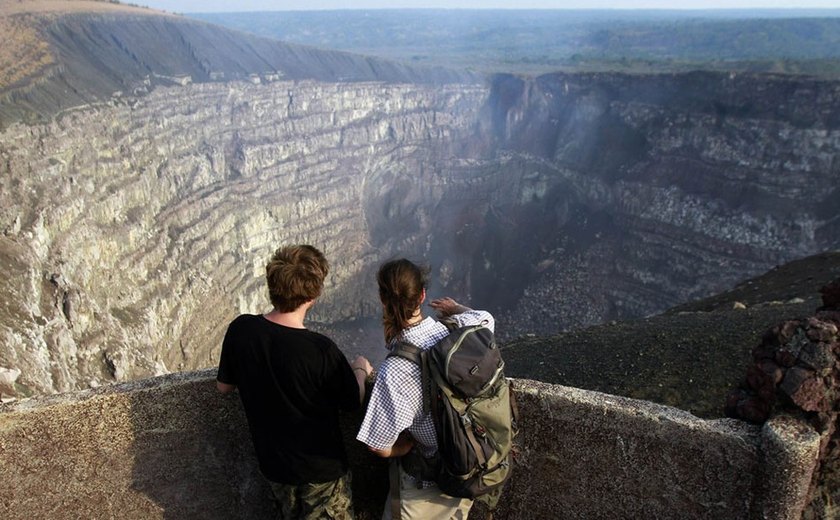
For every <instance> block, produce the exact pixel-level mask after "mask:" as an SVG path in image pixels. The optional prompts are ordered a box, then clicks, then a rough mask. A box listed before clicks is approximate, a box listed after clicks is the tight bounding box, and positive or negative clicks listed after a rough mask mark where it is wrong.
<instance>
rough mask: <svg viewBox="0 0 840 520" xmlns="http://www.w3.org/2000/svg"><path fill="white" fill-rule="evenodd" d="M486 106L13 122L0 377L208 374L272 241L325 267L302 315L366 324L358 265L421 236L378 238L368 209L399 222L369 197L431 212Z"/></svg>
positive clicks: (151, 103) (403, 95)
mask: <svg viewBox="0 0 840 520" xmlns="http://www.w3.org/2000/svg"><path fill="white" fill-rule="evenodd" d="M486 95H487V92H486V90H485V89H484V88H483V87H476V86H463V85H459V86H457V87H435V88H431V87H428V88H422V87H419V88H418V87H416V86H405V85H402V86H400V85H383V84H345V85H342V84H320V83H282V82H278V83H273V84H271V85H269V86H255V85H250V84H247V83H237V84H204V85H193V86H189V87H183V88H181V87H173V88H161V89H157V90H155V91H154V93H152V94H151V95H149V96H147V97H143V98H140V99H138V100H136V102H134V103H132V104H131V106H128V105H119V106H113V107H107V108H99V109H92V108H91V109H82V110H79V111H75V112H72V113H69V114H66V115H64V116H62V117H60V118H58V119H57V120H56V121H55V122H54V123H52V124H49V125H45V126H22V125H15V126H12V127H11V128H9V129H8V130H7V131H5V132H4V133H3V134H2V137H0V142H2V152H0V153H2V162H0V164H2V165H3V169H4V172H3V177H2V181H3V186H2V194H3V200H2V204H1V206H2V210H0V211H2V225H0V227H2V229H3V232H4V233H3V236H2V237H0V244H2V246H0V255H1V256H0V259H2V260H1V261H2V264H3V270H4V273H5V276H4V277H3V278H2V281H0V284H2V288H1V289H0V294H2V295H3V298H2V303H0V323H1V324H2V325H0V366H2V367H5V368H9V369H12V368H15V369H19V370H20V371H21V374H20V375H19V377H18V378H17V381H16V384H17V385H18V391H19V392H20V393H28V392H51V391H63V390H69V389H73V388H77V387H80V386H87V385H90V384H92V385H96V384H99V383H101V382H104V381H110V380H114V379H116V380H124V379H132V378H137V377H141V376H146V375H149V374H156V373H164V372H167V371H174V370H180V369H186V368H192V367H197V366H211V365H213V364H215V363H216V362H217V359H218V353H219V346H220V340H221V337H222V334H223V333H224V330H225V326H226V325H227V322H228V321H229V320H230V319H231V318H232V317H234V316H235V315H236V314H237V313H238V312H241V311H250V312H262V311H265V310H266V307H267V297H266V294H265V290H264V288H263V285H264V282H263V278H262V277H263V275H264V266H265V262H266V260H267V258H268V256H269V255H270V254H271V253H272V252H273V250H274V249H275V248H276V247H277V246H278V245H280V244H285V243H290V242H306V243H312V244H315V245H317V246H318V247H320V248H321V249H322V250H323V251H324V252H325V253H326V254H327V255H328V257H329V259H330V261H331V263H332V272H331V274H330V277H329V278H328V280H327V287H326V289H325V293H324V296H323V298H322V299H321V301H320V302H319V305H318V306H317V308H316V310H315V313H314V315H313V318H315V319H321V320H325V321H338V320H343V319H348V318H352V317H358V316H365V315H366V316H372V315H374V314H375V312H376V309H375V305H374V303H375V302H374V297H375V291H374V290H373V289H372V288H371V287H370V286H371V269H373V268H374V266H375V265H376V264H377V263H378V262H379V261H381V260H382V259H383V258H386V257H388V256H390V255H393V254H397V253H398V252H400V251H401V249H402V248H405V249H406V250H407V251H410V252H414V253H419V252H421V251H423V250H424V249H423V244H424V243H425V242H426V236H425V235H423V233H425V231H427V229H424V228H422V227H421V228H415V227H413V226H412V225H411V224H405V225H404V228H405V229H404V236H393V237H388V238H385V237H384V234H386V233H390V232H391V229H381V228H382V227H383V226H382V225H380V224H378V221H379V219H380V218H385V217H386V216H387V215H385V214H383V215H382V217H377V216H372V215H370V214H369V210H370V209H371V208H372V207H373V208H376V209H377V210H383V211H386V212H392V213H393V214H392V215H390V217H391V218H393V219H395V220H397V219H399V218H401V215H400V214H399V212H400V211H401V210H400V209H398V208H396V204H394V205H393V207H390V208H383V206H382V205H383V203H382V202H381V201H382V200H383V199H388V198H389V196H390V195H389V193H390V192H392V191H395V190H398V189H399V186H400V179H402V178H403V177H406V176H408V177H411V178H412V179H413V181H411V182H420V183H423V184H424V186H425V187H426V191H424V192H423V193H414V192H412V193H410V194H409V193H406V194H405V196H400V197H399V200H400V201H401V203H402V204H409V203H410V202H411V201H416V202H417V205H418V206H420V207H422V208H427V207H433V206H434V205H435V198H437V199H440V197H441V194H442V193H444V192H445V191H446V185H445V182H446V175H445V173H446V172H448V168H449V167H450V166H451V165H454V164H457V163H458V162H460V159H454V157H455V156H456V152H455V151H454V150H453V145H454V144H455V143H457V142H459V140H460V139H459V136H460V135H461V134H463V133H464V132H465V131H466V130H467V129H469V128H470V127H471V126H472V125H473V124H474V122H475V120H476V117H477V110H478V109H479V107H481V106H482V105H483V101H484V99H485V98H486ZM386 179H388V180H390V181H392V184H393V186H389V185H383V184H381V183H383V182H384V180H386ZM403 185H405V184H404V183H403ZM412 189H413V188H412ZM370 199H373V200H374V202H373V203H370V202H369V200H370ZM384 204H385V206H388V204H387V203H384ZM419 212H420V210H418V215H411V217H412V218H414V217H418V218H419ZM426 228H428V226H426ZM416 244H420V246H417V245H416ZM356 348H361V345H357V346H356Z"/></svg>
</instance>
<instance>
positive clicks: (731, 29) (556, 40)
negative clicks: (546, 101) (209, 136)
mask: <svg viewBox="0 0 840 520" xmlns="http://www.w3.org/2000/svg"><path fill="white" fill-rule="evenodd" d="M192 16H194V17H197V18H200V19H203V20H207V21H210V22H213V23H218V24H221V25H226V26H229V27H233V28H236V29H239V30H243V31H248V32H252V33H255V34H258V35H261V36H268V37H272V38H278V39H282V40H285V41H289V42H294V43H300V44H305V45H313V46H317V47H322V48H330V49H340V50H345V51H350V52H356V53H361V54H369V55H375V56H381V57H385V58H390V59H395V60H400V61H405V62H410V63H417V64H424V65H444V66H451V67H457V68H463V69H471V70H476V71H482V72H499V71H502V72H515V73H531V74H538V73H543V72H550V71H557V70H566V71H622V72H630V73H633V72H677V71H684V70H697V69H710V70H726V71H751V72H770V73H781V74H808V75H816V76H824V77H838V76H840V10H819V11H816V10H810V11H807V10H795V11H791V10H787V11H772V10H768V11H733V10H726V11H561V10H552V11H524V10H523V11H494V10H481V11H477V10H375V11H317V12H315V11H311V12H305V11H304V12H269V13H214V14H193V15H192Z"/></svg>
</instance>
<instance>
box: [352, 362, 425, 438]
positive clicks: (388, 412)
mask: <svg viewBox="0 0 840 520" xmlns="http://www.w3.org/2000/svg"><path fill="white" fill-rule="evenodd" d="M422 411H423V394H422V389H421V387H420V367H418V366H417V365H415V364H413V363H412V362H411V361H408V360H407V359H402V358H396V357H391V358H386V359H385V361H384V362H383V363H382V365H381V366H380V367H379V371H378V373H377V375H376V382H375V383H374V385H373V391H372V392H371V395H370V402H369V404H368V410H367V413H366V414H365V418H364V421H362V426H361V428H360V429H359V433H358V434H357V435H356V439H357V440H359V441H361V442H363V443H365V444H367V445H368V446H370V447H371V448H374V449H377V450H384V449H387V448H390V447H391V446H393V445H394V443H395V442H397V437H398V436H399V434H400V433H401V432H402V431H403V430H406V429H408V427H409V426H411V425H412V423H414V420H415V417H417V415H418V414H420V413H421V412H422Z"/></svg>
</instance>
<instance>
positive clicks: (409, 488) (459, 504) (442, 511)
mask: <svg viewBox="0 0 840 520" xmlns="http://www.w3.org/2000/svg"><path fill="white" fill-rule="evenodd" d="M391 464H397V461H391ZM472 504H473V501H472V500H470V499H468V498H455V497H451V496H449V495H444V494H443V493H441V491H440V489H438V487H437V486H434V487H430V488H425V489H417V484H416V481H415V480H414V478H413V477H412V476H411V475H409V474H407V473H406V472H405V471H403V470H402V468H400V516H401V520H467V515H469V513H470V508H471V507H472ZM382 520H392V517H391V497H390V494H389V496H388V499H387V500H386V502H385V510H384V511H383V512H382Z"/></svg>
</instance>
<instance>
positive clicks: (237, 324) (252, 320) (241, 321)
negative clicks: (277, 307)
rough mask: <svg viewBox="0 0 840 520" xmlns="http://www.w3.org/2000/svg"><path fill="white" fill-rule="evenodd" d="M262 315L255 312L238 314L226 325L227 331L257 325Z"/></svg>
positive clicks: (246, 328)
mask: <svg viewBox="0 0 840 520" xmlns="http://www.w3.org/2000/svg"><path fill="white" fill-rule="evenodd" d="M261 320H262V317H261V316H259V315H257V314H240V315H239V316H237V317H236V318H234V319H233V321H231V322H230V324H229V325H228V331H232V332H235V331H241V330H248V329H251V328H254V327H257V326H259V323H260V321H261Z"/></svg>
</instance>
